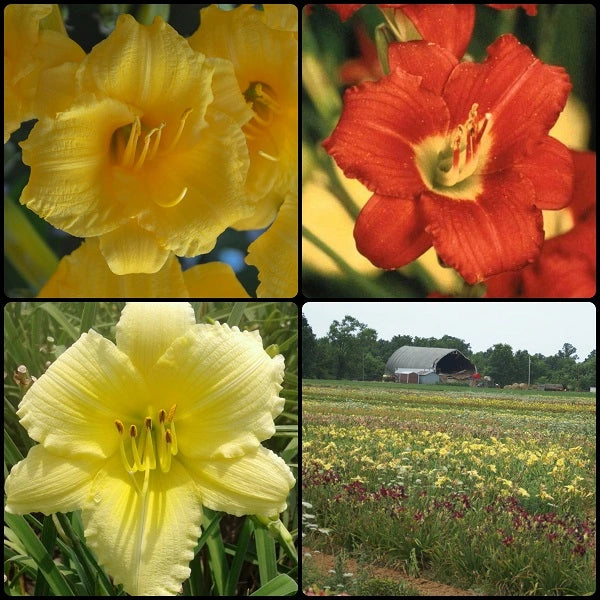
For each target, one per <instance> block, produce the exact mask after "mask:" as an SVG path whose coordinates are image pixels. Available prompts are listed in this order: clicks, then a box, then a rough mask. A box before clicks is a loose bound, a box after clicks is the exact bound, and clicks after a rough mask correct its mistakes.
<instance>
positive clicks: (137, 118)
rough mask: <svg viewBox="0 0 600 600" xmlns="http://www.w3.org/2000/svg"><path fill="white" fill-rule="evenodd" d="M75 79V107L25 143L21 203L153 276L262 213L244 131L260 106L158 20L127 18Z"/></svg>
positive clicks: (114, 265) (124, 270)
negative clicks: (250, 181) (27, 169)
mask: <svg viewBox="0 0 600 600" xmlns="http://www.w3.org/2000/svg"><path fill="white" fill-rule="evenodd" d="M221 62H223V61H221ZM221 62H220V63H219V65H221ZM216 71H219V75H218V77H217V76H216V75H215V73H216ZM75 82H76V86H75V92H74V94H73V97H72V100H71V104H70V105H69V106H68V107H67V108H65V110H63V111H62V112H60V113H59V114H58V115H57V116H56V118H54V119H52V118H43V119H41V120H40V121H39V122H38V123H37V124H36V126H35V127H34V128H33V131H32V132H31V134H30V136H29V139H28V140H27V141H26V142H23V143H22V144H21V145H22V147H23V161H24V162H25V163H26V164H28V165H30V166H31V176H30V179H29V183H28V184H27V186H26V187H25V189H24V190H23V194H22V196H21V202H22V203H23V204H26V205H27V206H28V207H29V208H30V209H32V210H33V211H34V212H36V213H37V214H39V215H40V216H41V217H43V218H45V219H46V220H47V221H49V222H50V223H51V224H52V225H54V226H55V227H58V228H60V229H63V230H65V231H67V232H68V233H71V234H72V235H75V236H79V237H99V239H100V250H101V252H102V254H103V255H104V257H105V258H106V260H107V262H108V265H109V267H110V269H111V271H113V273H116V274H118V275H124V274H129V273H156V272H157V271H159V270H160V269H161V267H162V266H163V265H164V264H165V262H166V260H167V258H168V257H169V256H170V253H171V252H174V253H175V254H177V255H180V256H194V255H197V254H201V253H205V252H208V251H210V250H211V249H212V248H213V247H214V245H215V242H216V239H217V236H218V235H220V234H221V233H222V232H223V231H224V230H225V229H226V228H227V227H229V226H230V225H232V223H234V222H236V221H238V220H240V219H242V218H245V217H247V216H249V215H250V214H251V213H252V212H253V210H254V209H253V206H252V203H251V202H248V201H247V198H246V195H245V192H244V181H245V178H246V174H247V170H248V150H247V146H246V141H245V138H244V134H243V132H242V130H241V127H242V126H243V125H244V123H245V122H246V121H247V120H248V118H250V116H251V113H250V111H249V110H248V109H247V107H246V106H245V100H244V98H243V96H242V95H241V93H240V92H239V89H238V87H237V83H236V81H235V78H234V77H233V75H232V74H230V75H229V77H227V74H226V73H225V72H222V70H221V69H220V67H219V66H218V65H216V64H215V61H212V60H209V59H207V58H205V57H204V56H203V55H202V54H200V53H198V52H194V51H193V50H192V49H191V48H190V47H189V44H188V43H187V41H186V40H185V39H184V38H182V37H181V36H180V35H179V34H178V33H177V32H176V31H175V30H174V29H173V28H172V27H170V26H169V25H168V24H166V23H164V22H163V21H162V19H161V18H160V17H156V19H155V20H154V23H153V24H152V25H149V26H143V25H140V24H138V23H137V22H136V21H135V20H134V19H133V17H132V16H131V15H120V16H119V18H118V20H117V25H116V28H115V30H114V32H113V33H112V34H111V35H110V36H109V37H108V38H107V39H106V40H104V41H102V42H100V43H99V44H98V45H96V46H95V47H94V48H93V49H92V51H91V52H90V54H89V55H88V56H86V57H85V59H84V60H83V61H82V63H81V64H80V65H79V67H78V69H77V72H76V74H75ZM217 87H218V94H219V97H220V106H221V109H222V110H217V109H216V108H215V102H214V101H213V100H214V98H215V95H216V93H217V90H216V89H215V88H217ZM225 109H227V114H225V113H224V112H223V110H225Z"/></svg>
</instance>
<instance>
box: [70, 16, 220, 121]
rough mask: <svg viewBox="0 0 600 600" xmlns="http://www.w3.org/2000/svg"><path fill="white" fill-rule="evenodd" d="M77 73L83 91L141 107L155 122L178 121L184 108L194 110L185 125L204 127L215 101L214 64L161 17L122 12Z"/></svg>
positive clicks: (145, 114) (146, 117)
mask: <svg viewBox="0 0 600 600" xmlns="http://www.w3.org/2000/svg"><path fill="white" fill-rule="evenodd" d="M78 76H79V81H80V86H81V89H82V90H84V91H92V92H96V93H98V94H100V95H105V96H108V97H111V98H116V99H118V100H120V101H122V102H124V103H126V104H128V105H130V106H136V107H139V108H140V109H141V110H142V112H143V114H144V117H143V118H144V121H146V122H147V123H153V126H158V124H159V123H161V122H162V121H165V120H166V121H167V125H168V124H169V122H170V121H174V122H175V124H177V123H178V122H179V119H180V116H181V114H182V113H183V111H185V110H186V109H188V108H193V112H192V113H191V115H190V116H189V117H188V123H187V125H186V127H187V128H190V127H192V128H198V127H202V126H204V125H206V122H205V121H204V116H205V113H206V107H207V106H208V105H209V104H210V103H211V102H212V100H213V94H212V91H211V81H212V76H213V68H212V66H209V65H208V64H206V62H205V57H204V56H202V55H201V54H199V53H197V52H194V51H193V50H192V49H191V48H190V47H189V45H188V43H187V42H186V40H185V39H184V38H182V37H181V36H180V35H179V34H178V33H177V32H176V31H175V30H174V29H173V28H172V27H171V26H170V25H168V24H167V23H165V22H164V21H163V20H162V19H161V18H160V17H157V18H156V19H155V21H154V23H153V24H152V25H148V26H144V25H140V24H139V23H137V22H136V20H135V19H134V18H133V17H132V16H131V15H127V14H123V15H120V16H119V18H118V20H117V25H116V28H115V30H114V31H113V33H112V34H111V35H110V36H109V37H108V38H107V39H106V40H104V41H102V42H100V43H99V44H96V46H94V48H93V49H92V51H91V52H90V54H89V55H88V56H87V57H86V59H85V60H84V61H83V63H82V68H81V70H80V72H79V74H78ZM175 129H176V128H175ZM165 133H166V132H165Z"/></svg>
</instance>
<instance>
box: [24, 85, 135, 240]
mask: <svg viewBox="0 0 600 600" xmlns="http://www.w3.org/2000/svg"><path fill="white" fill-rule="evenodd" d="M134 116H135V115H134V114H133V113H132V112H131V110H130V109H129V108H128V107H127V106H125V105H124V104H121V103H119V102H116V101H114V100H108V99H105V100H102V101H100V102H97V101H95V100H94V99H93V98H89V97H88V98H87V99H86V100H85V101H82V103H81V104H79V105H77V106H76V107H73V108H71V109H70V110H68V111H66V112H62V113H60V114H59V115H57V117H56V119H48V118H47V119H42V120H40V121H38V123H36V125H35V127H34V128H33V130H32V132H31V133H30V135H29V138H28V139H27V140H26V141H24V142H21V147H22V148H23V162H24V163H25V164H27V165H29V166H30V167H31V174H30V177H29V183H28V184H27V186H26V187H25V189H24V190H23V193H22V194H21V199H20V201H21V203H22V204H25V205H26V206H27V207H28V208H30V209H31V210H33V211H34V212H36V213H37V214H38V215H39V216H40V217H42V218H44V219H46V220H47V221H49V222H50V223H51V224H52V225H54V226H55V227H58V228H59V229H63V230H65V231H67V232H68V233H71V234H72V235H76V236H80V237H87V236H96V235H101V234H103V233H107V232H109V231H112V230H113V229H115V228H116V227H118V226H119V225H120V224H122V223H124V222H125V221H126V220H127V215H128V211H129V210H130V208H129V207H128V206H127V205H123V204H121V203H117V202H116V201H115V200H114V198H113V197H112V195H111V193H110V189H111V185H112V179H111V171H110V168H109V166H110V145H111V137H112V134H113V132H114V131H115V130H116V129H118V128H119V127H122V126H124V125H126V124H128V123H131V122H132V121H133V119H134Z"/></svg>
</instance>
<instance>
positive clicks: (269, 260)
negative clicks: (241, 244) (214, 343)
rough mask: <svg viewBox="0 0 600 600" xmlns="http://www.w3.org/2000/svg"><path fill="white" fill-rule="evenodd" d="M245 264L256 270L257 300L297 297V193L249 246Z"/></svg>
mask: <svg viewBox="0 0 600 600" xmlns="http://www.w3.org/2000/svg"><path fill="white" fill-rule="evenodd" d="M246 262H247V263H248V264H249V265H254V266H256V267H257V268H258V279H259V280H260V284H259V286H258V289H257V291H256V295H257V296H258V297H259V298H292V297H294V296H295V295H296V294H297V293H298V193H297V192H296V191H295V192H293V193H289V194H287V196H286V199H285V201H284V203H283V204H282V205H281V208H280V209H279V213H278V215H277V218H276V219H275V221H274V222H273V224H272V225H271V226H270V227H269V229H268V230H267V231H265V233H263V234H262V235H261V236H260V237H259V238H258V239H257V240H255V241H254V242H252V243H251V244H250V246H248V256H247V257H246Z"/></svg>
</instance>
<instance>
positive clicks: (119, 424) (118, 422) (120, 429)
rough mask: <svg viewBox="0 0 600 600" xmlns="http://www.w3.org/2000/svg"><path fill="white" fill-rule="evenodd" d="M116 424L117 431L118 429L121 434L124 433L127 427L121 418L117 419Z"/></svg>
mask: <svg viewBox="0 0 600 600" xmlns="http://www.w3.org/2000/svg"><path fill="white" fill-rule="evenodd" d="M115 425H116V427H117V431H118V432H119V433H120V434H122V433H123V431H124V430H125V428H124V427H123V423H121V421H119V419H117V420H116V421H115Z"/></svg>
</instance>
